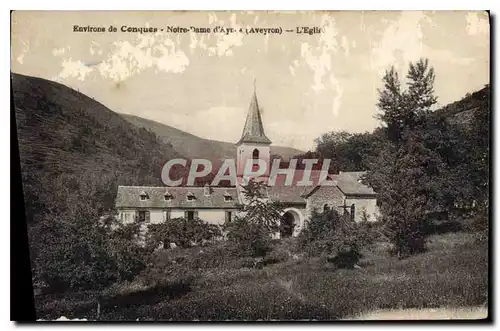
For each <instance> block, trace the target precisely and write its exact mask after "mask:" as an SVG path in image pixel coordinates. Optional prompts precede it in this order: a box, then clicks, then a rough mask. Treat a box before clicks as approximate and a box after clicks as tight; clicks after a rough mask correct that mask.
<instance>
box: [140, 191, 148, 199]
mask: <svg viewBox="0 0 500 331" xmlns="http://www.w3.org/2000/svg"><path fill="white" fill-rule="evenodd" d="M139 196H140V198H141V201H146V200H149V195H148V194H147V193H146V192H145V191H142V192H141V193H140V194H139Z"/></svg>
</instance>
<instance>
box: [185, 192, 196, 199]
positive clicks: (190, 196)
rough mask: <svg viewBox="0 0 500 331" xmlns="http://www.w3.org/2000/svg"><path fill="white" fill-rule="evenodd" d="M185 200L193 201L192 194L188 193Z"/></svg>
mask: <svg viewBox="0 0 500 331" xmlns="http://www.w3.org/2000/svg"><path fill="white" fill-rule="evenodd" d="M187 199H188V201H193V200H194V199H195V196H194V194H193V193H192V192H188V194H187Z"/></svg>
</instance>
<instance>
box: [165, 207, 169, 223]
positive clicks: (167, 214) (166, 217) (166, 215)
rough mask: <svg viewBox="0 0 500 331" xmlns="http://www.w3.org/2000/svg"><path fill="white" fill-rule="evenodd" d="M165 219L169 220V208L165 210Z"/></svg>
mask: <svg viewBox="0 0 500 331" xmlns="http://www.w3.org/2000/svg"><path fill="white" fill-rule="evenodd" d="M165 221H167V222H168V221H170V209H167V210H165Z"/></svg>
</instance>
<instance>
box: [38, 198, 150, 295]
mask: <svg viewBox="0 0 500 331" xmlns="http://www.w3.org/2000/svg"><path fill="white" fill-rule="evenodd" d="M74 210H75V211H80V212H81V216H80V217H79V218H76V219H70V220H67V219H66V220H63V219H60V218H54V219H53V220H52V221H50V222H49V221H41V222H38V223H37V224H35V225H34V226H33V227H32V228H31V231H33V232H34V233H35V234H36V238H37V241H36V242H33V243H32V245H31V247H30V248H31V249H32V253H33V255H34V256H33V258H32V259H33V263H32V265H33V269H34V273H35V275H36V277H37V278H38V279H40V280H41V281H43V282H44V283H46V284H47V285H48V287H49V288H50V290H52V291H56V292H57V291H65V290H67V289H70V288H71V289H73V290H76V289H95V288H98V289H100V288H104V287H106V286H108V285H110V284H112V283H113V282H116V281H122V280H130V279H132V278H133V277H135V276H136V275H137V274H138V273H139V272H140V271H141V270H142V269H143V268H144V267H145V266H146V260H147V251H146V250H145V249H144V248H143V247H141V246H140V245H139V244H138V243H137V241H136V240H135V237H136V236H137V234H138V227H134V226H133V225H126V226H125V225H121V224H119V223H116V224H109V223H108V224H102V223H100V222H98V220H97V219H95V218H92V215H90V214H91V213H92V211H90V210H88V209H85V206H83V204H82V205H80V206H75V209H74ZM89 212H90V213H89Z"/></svg>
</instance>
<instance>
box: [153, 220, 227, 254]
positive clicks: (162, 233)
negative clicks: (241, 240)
mask: <svg viewBox="0 0 500 331" xmlns="http://www.w3.org/2000/svg"><path fill="white" fill-rule="evenodd" d="M221 236H222V232H221V229H220V228H219V226H217V225H214V224H208V223H206V222H204V221H203V220H201V219H199V218H194V219H192V220H187V219H185V218H174V219H171V220H168V221H166V222H163V223H159V224H150V225H149V226H148V234H147V240H146V241H147V246H148V247H150V248H156V247H158V246H159V245H160V244H162V243H163V246H164V247H165V248H168V247H169V246H168V245H169V244H170V243H175V244H176V245H177V246H179V247H183V248H188V247H191V246H192V245H193V244H195V245H196V244H200V243H202V242H203V241H204V240H207V241H208V240H214V239H216V238H218V237H221Z"/></svg>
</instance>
